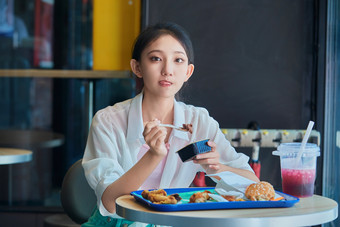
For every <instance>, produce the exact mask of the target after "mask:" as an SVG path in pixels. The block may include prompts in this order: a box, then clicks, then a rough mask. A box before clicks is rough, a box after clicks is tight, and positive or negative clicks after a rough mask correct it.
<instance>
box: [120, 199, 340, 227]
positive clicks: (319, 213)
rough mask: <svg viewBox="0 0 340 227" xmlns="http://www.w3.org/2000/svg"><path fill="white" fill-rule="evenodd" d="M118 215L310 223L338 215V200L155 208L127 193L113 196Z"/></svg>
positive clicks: (168, 221)
mask: <svg viewBox="0 0 340 227" xmlns="http://www.w3.org/2000/svg"><path fill="white" fill-rule="evenodd" d="M116 212H117V214H118V215H119V216H121V217H123V218H125V219H127V220H131V221H138V222H144V223H152V224H159V225H170V226H175V227H181V226H195V227H203V226H214V227H215V226H251V227H256V226H259V227H266V226H273V227H280V226H282V227H287V226H310V225H319V224H323V223H327V222H330V221H332V220H334V219H336V218H337V217H338V204H337V202H335V201H334V200H332V199H329V198H326V197H322V196H318V195H314V196H312V197H309V198H303V199H300V201H299V202H298V203H296V204H295V205H294V206H293V207H289V208H262V209H259V208H254V209H224V210H203V211H178V212H158V211H154V210H152V209H150V208H149V207H147V206H145V205H142V204H141V203H139V202H136V201H135V199H134V198H133V197H132V196H130V195H124V196H121V197H119V198H118V199H117V200H116Z"/></svg>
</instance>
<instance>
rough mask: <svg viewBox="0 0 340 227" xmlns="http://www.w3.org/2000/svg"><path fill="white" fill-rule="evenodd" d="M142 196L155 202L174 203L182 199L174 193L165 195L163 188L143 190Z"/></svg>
mask: <svg viewBox="0 0 340 227" xmlns="http://www.w3.org/2000/svg"><path fill="white" fill-rule="evenodd" d="M142 197H143V198H144V199H147V200H150V201H151V202H152V203H155V204H176V203H177V201H179V200H181V199H182V198H181V197H180V196H179V195H178V196H176V197H177V198H176V197H175V196H174V195H167V193H166V191H164V190H163V189H158V190H153V191H148V190H144V191H143V192H142Z"/></svg>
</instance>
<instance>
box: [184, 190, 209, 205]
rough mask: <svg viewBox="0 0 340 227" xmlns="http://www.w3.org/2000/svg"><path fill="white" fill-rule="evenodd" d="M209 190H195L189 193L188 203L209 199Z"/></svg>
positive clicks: (203, 201)
mask: <svg viewBox="0 0 340 227" xmlns="http://www.w3.org/2000/svg"><path fill="white" fill-rule="evenodd" d="M209 193H211V192H209V191H207V190H205V191H204V192H196V193H194V194H192V195H191V197H190V201H189V203H205V202H206V201H207V200H209V199H211V198H210V196H209Z"/></svg>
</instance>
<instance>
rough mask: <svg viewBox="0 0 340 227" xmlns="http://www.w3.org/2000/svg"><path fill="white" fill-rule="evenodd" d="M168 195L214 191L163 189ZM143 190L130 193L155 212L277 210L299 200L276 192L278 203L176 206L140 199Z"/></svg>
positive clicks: (215, 203) (247, 202) (187, 204)
mask: <svg viewBox="0 0 340 227" xmlns="http://www.w3.org/2000/svg"><path fill="white" fill-rule="evenodd" d="M164 190H165V191H166V192H167V194H168V195H170V194H174V193H178V194H180V193H186V192H193V193H194V192H197V191H204V190H214V188H212V187H208V188H171V189H164ZM142 192H143V190H138V191H134V192H131V195H132V196H133V197H134V198H135V199H136V201H138V202H141V203H143V204H145V205H147V206H149V207H151V208H152V209H154V210H157V211H185V210H218V209H248V208H278V207H291V206H293V205H294V204H295V203H297V202H299V198H297V197H294V196H291V195H287V194H285V193H283V192H278V191H276V193H277V194H279V195H281V196H283V197H284V198H285V199H284V200H280V201H235V202H206V203H186V202H182V203H178V204H154V203H152V202H150V201H149V200H146V199H144V198H143V197H142V195H141V193H142Z"/></svg>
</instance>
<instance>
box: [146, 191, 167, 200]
mask: <svg viewBox="0 0 340 227" xmlns="http://www.w3.org/2000/svg"><path fill="white" fill-rule="evenodd" d="M149 195H163V196H166V195H167V193H166V191H164V189H158V190H153V191H148V190H144V191H143V192H142V197H143V198H144V199H148V200H150V199H149Z"/></svg>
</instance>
